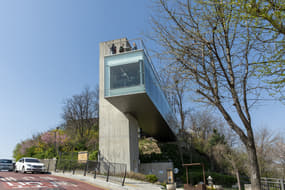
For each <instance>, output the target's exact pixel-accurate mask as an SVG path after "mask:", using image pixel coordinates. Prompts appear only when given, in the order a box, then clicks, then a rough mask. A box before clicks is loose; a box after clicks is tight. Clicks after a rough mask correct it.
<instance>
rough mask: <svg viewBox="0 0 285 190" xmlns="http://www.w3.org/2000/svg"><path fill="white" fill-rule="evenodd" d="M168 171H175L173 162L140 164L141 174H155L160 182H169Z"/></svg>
mask: <svg viewBox="0 0 285 190" xmlns="http://www.w3.org/2000/svg"><path fill="white" fill-rule="evenodd" d="M167 169H172V170H173V163H172V162H154V163H142V164H140V173H143V174H146V175H148V174H154V175H156V177H157V178H158V181H160V182H167Z"/></svg>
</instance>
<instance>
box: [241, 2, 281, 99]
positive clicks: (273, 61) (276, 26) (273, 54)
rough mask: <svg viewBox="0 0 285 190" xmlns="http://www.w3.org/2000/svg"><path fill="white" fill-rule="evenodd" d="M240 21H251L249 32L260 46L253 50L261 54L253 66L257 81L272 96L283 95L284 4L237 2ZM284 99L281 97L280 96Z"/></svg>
mask: <svg viewBox="0 0 285 190" xmlns="http://www.w3.org/2000/svg"><path fill="white" fill-rule="evenodd" d="M236 3H237V4H238V5H239V7H238V9H239V10H240V15H239V16H240V18H242V19H243V20H244V21H248V20H251V21H252V25H251V28H252V29H253V30H254V31H255V36H256V39H257V40H258V41H260V42H261V44H260V47H259V48H258V49H256V50H258V51H261V53H263V56H262V57H261V58H262V59H261V60H260V61H259V62H256V66H257V68H258V70H257V71H258V72H259V75H260V77H261V78H262V79H263V80H264V81H265V82H267V83H269V84H270V87H271V88H272V87H273V89H272V90H274V92H280V93H281V95H282V92H284V87H285V53H284V52H285V1H284V0H262V1H256V0H237V1H236ZM283 98H284V96H283Z"/></svg>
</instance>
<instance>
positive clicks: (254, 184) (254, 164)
mask: <svg viewBox="0 0 285 190" xmlns="http://www.w3.org/2000/svg"><path fill="white" fill-rule="evenodd" d="M246 148H247V152H248V157H249V160H250V172H251V178H250V181H251V189H252V190H261V183H260V180H261V179H260V173H259V166H258V161H257V155H256V148H255V144H254V141H252V142H251V143H250V145H247V147H246Z"/></svg>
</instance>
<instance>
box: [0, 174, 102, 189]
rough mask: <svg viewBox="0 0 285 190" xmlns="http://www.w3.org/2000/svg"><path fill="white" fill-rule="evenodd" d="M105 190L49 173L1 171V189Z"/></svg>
mask: <svg viewBox="0 0 285 190" xmlns="http://www.w3.org/2000/svg"><path fill="white" fill-rule="evenodd" d="M8 189H23V190H30V189H34V190H35V189H36V190H38V189H40V190H104V189H102V188H99V187H96V186H94V185H91V184H87V183H84V182H81V181H77V180H73V179H68V178H64V177H58V176H53V175H49V174H22V173H14V172H0V190H8Z"/></svg>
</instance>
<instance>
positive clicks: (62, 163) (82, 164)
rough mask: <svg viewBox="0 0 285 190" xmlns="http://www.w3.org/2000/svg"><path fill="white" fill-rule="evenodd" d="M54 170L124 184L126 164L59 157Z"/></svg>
mask: <svg viewBox="0 0 285 190" xmlns="http://www.w3.org/2000/svg"><path fill="white" fill-rule="evenodd" d="M54 171H55V172H62V173H65V172H69V173H72V174H73V175H75V174H76V175H83V176H87V175H88V176H92V177H93V178H94V179H95V178H97V177H99V178H101V179H105V180H106V181H107V182H108V181H115V182H119V183H120V184H122V186H124V184H125V178H126V172H127V165H126V164H120V163H109V162H102V161H100V162H98V161H92V160H73V159H59V160H58V161H57V163H56V164H55V170H54Z"/></svg>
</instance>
